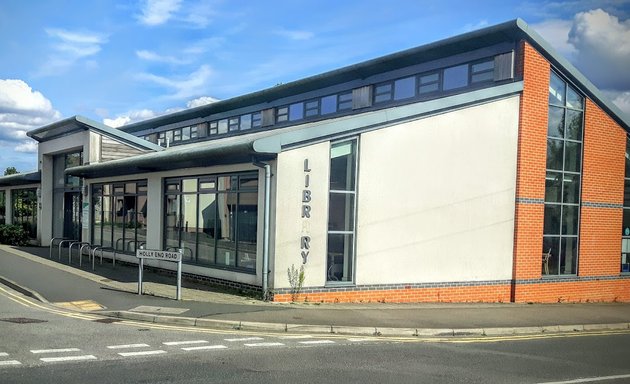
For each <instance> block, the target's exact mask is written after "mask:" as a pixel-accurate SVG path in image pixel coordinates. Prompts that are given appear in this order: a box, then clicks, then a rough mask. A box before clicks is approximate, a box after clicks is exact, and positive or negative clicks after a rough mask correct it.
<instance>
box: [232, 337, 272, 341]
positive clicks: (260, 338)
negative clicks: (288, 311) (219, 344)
mask: <svg viewBox="0 0 630 384" xmlns="http://www.w3.org/2000/svg"><path fill="white" fill-rule="evenodd" d="M223 340H225V341H230V342H232V341H256V340H263V338H262V337H241V338H239V339H223Z"/></svg>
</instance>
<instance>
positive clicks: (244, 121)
mask: <svg viewBox="0 0 630 384" xmlns="http://www.w3.org/2000/svg"><path fill="white" fill-rule="evenodd" d="M251 127H252V115H251V114H247V115H243V116H241V130H247V129H250V128H251Z"/></svg>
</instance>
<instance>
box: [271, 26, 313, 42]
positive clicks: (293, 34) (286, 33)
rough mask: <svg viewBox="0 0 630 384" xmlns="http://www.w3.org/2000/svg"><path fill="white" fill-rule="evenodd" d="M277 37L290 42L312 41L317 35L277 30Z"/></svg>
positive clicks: (306, 32) (298, 31)
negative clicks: (282, 37)
mask: <svg viewBox="0 0 630 384" xmlns="http://www.w3.org/2000/svg"><path fill="white" fill-rule="evenodd" d="M274 33H275V34H276V35H280V36H284V37H286V38H288V39H290V40H308V39H312V38H313V37H314V36H315V34H314V33H313V32H309V31H301V30H290V29H284V28H281V29H277V30H275V31H274Z"/></svg>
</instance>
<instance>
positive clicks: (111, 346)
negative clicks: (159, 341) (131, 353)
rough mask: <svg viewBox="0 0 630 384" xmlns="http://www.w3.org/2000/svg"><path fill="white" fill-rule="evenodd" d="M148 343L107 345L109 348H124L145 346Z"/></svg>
mask: <svg viewBox="0 0 630 384" xmlns="http://www.w3.org/2000/svg"><path fill="white" fill-rule="evenodd" d="M148 346H149V344H121V345H108V346H107V348H109V349H126V348H146V347H148Z"/></svg>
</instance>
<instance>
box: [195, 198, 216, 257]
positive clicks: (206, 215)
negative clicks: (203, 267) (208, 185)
mask: <svg viewBox="0 0 630 384" xmlns="http://www.w3.org/2000/svg"><path fill="white" fill-rule="evenodd" d="M215 198H216V195H215V194H214V193H208V194H200V195H199V226H198V228H197V262H198V263H200V264H214V251H215V243H214V242H215V234H216V225H215V223H216V212H217V205H216V202H215Z"/></svg>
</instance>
